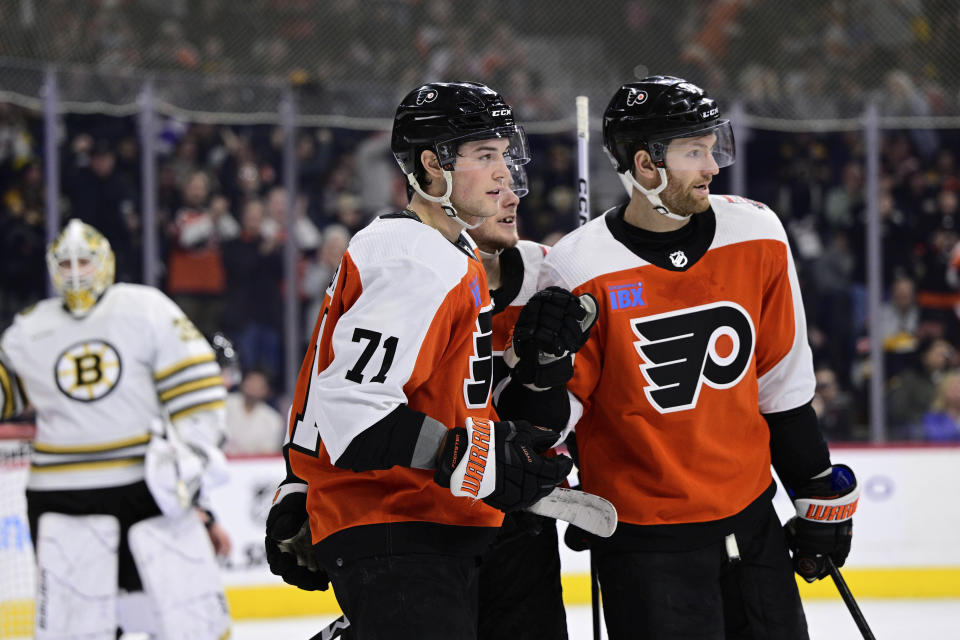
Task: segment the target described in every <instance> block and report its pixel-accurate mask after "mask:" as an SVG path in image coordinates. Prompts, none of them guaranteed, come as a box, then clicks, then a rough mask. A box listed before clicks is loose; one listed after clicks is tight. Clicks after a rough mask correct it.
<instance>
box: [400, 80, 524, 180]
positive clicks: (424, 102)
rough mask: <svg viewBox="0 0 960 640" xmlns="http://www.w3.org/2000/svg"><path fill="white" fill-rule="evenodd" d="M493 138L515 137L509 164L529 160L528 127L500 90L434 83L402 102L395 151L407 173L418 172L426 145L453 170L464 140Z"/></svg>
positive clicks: (413, 93) (480, 86) (469, 83)
mask: <svg viewBox="0 0 960 640" xmlns="http://www.w3.org/2000/svg"><path fill="white" fill-rule="evenodd" d="M488 138H509V139H510V147H509V148H508V149H507V152H506V154H507V155H506V158H507V163H508V164H524V163H525V162H528V161H529V159H530V154H529V152H528V150H527V144H526V137H525V136H524V134H523V129H522V128H521V127H519V126H518V125H517V124H516V122H515V121H514V118H513V109H512V108H511V107H510V105H508V104H507V103H506V102H505V101H504V99H503V98H502V97H501V96H500V94H498V93H497V92H495V91H493V90H492V89H491V88H490V87H487V86H486V85H483V84H479V83H476V82H431V83H428V84H425V85H422V86H420V87H418V88H416V89H414V90H413V91H411V92H410V93H408V94H407V96H406V97H405V98H404V99H403V100H402V101H401V102H400V105H399V106H398V107H397V114H396V116H395V117H394V119H393V135H392V136H391V139H390V149H391V150H392V151H393V155H394V157H395V158H396V159H397V163H398V164H399V165H400V168H401V169H402V170H403V172H404V174H407V175H409V174H414V173H416V171H417V168H418V165H419V159H420V153H421V152H422V151H423V150H425V149H429V150H431V151H433V152H435V153H436V154H437V157H438V158H439V160H440V166H441V167H443V169H444V170H447V171H453V170H454V168H455V167H454V165H455V162H456V148H457V146H458V145H459V144H460V143H463V142H467V141H470V140H485V139H488Z"/></svg>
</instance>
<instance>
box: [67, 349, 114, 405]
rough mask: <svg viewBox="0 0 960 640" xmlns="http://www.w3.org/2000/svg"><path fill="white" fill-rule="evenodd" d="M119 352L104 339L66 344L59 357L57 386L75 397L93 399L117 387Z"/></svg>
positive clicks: (81, 399)
mask: <svg viewBox="0 0 960 640" xmlns="http://www.w3.org/2000/svg"><path fill="white" fill-rule="evenodd" d="M120 372H121V366H120V354H119V353H118V352H117V350H116V349H115V348H114V347H113V345H111V344H110V343H108V342H105V341H103V340H96V339H92V340H85V341H84V342H78V343H76V344H74V345H72V346H70V347H67V348H66V349H65V350H64V352H63V353H61V354H60V356H59V357H58V358H57V365H56V369H55V370H54V375H55V376H56V380H57V388H59V389H60V391H61V392H63V393H64V394H66V395H67V396H69V397H71V398H72V399H74V400H79V401H81V402H93V401H94V400H99V399H100V398H102V397H104V396H105V395H107V394H108V393H110V392H111V391H113V390H114V388H115V387H116V385H117V381H118V380H120Z"/></svg>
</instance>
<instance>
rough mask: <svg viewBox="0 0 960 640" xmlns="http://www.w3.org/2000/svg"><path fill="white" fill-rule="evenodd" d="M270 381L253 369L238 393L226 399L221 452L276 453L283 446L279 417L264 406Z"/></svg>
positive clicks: (245, 376) (261, 372) (278, 414)
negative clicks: (225, 428)
mask: <svg viewBox="0 0 960 640" xmlns="http://www.w3.org/2000/svg"><path fill="white" fill-rule="evenodd" d="M269 397H270V381H269V379H268V377H267V374H266V373H265V372H263V371H260V370H257V369H251V370H250V371H247V372H246V373H245V374H244V376H243V381H242V382H241V383H240V390H239V391H234V392H233V393H231V394H229V395H228V396H227V441H226V443H225V444H224V446H223V451H224V453H226V454H228V455H236V454H258V453H259V454H264V453H278V452H279V451H280V445H281V444H282V443H283V432H284V424H283V416H282V415H280V412H279V411H277V410H276V409H274V408H273V407H271V406H270V405H269V404H267V399H268V398H269Z"/></svg>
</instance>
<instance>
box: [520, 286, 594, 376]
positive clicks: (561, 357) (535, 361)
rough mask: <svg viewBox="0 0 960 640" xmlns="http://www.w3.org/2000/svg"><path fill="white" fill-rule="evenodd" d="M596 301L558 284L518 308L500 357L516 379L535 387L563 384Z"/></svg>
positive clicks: (570, 372)
mask: <svg viewBox="0 0 960 640" xmlns="http://www.w3.org/2000/svg"><path fill="white" fill-rule="evenodd" d="M596 320H597V301H596V299H595V298H594V297H593V296H592V295H590V294H589V293H585V294H583V295H582V296H580V297H577V296H575V295H573V294H572V293H570V292H569V291H567V290H566V289H561V288H560V287H547V288H546V289H543V290H542V291H538V292H536V293H535V294H533V296H531V297H530V299H529V300H528V301H527V303H526V304H525V305H524V306H523V309H521V310H520V316H519V317H518V318H517V323H516V324H515V325H514V327H513V337H512V338H511V343H510V349H508V353H506V354H504V360H505V361H506V363H507V366H509V367H510V368H511V369H512V370H513V374H512V375H513V377H514V379H516V380H517V381H518V382H521V383H523V384H530V385H533V386H535V387H537V388H539V389H548V388H550V387H553V386H557V385H563V384H566V382H567V381H568V380H569V379H570V378H572V377H573V356H572V354H574V353H576V352H577V351H579V350H580V348H581V347H582V346H583V345H584V344H586V342H587V339H588V338H589V337H590V329H591V328H592V327H593V325H594V323H595V322H596Z"/></svg>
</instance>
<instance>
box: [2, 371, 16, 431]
mask: <svg viewBox="0 0 960 640" xmlns="http://www.w3.org/2000/svg"><path fill="white" fill-rule="evenodd" d="M10 378H11V375H10V373H9V372H8V371H7V369H6V367H4V366H3V364H2V363H0V389H2V390H3V406H0V418H2V419H4V420H7V419H9V418H12V417H13V411H14V407H15V406H16V400H15V399H14V397H13V394H14V389H13V382H12V381H11V379H10Z"/></svg>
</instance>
